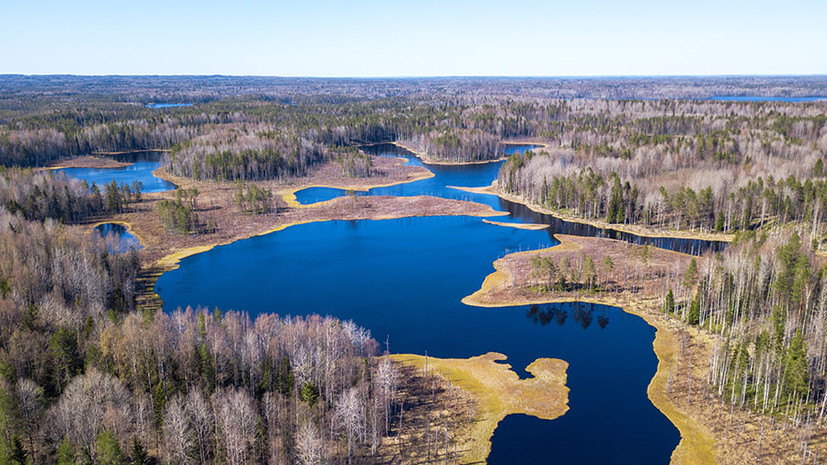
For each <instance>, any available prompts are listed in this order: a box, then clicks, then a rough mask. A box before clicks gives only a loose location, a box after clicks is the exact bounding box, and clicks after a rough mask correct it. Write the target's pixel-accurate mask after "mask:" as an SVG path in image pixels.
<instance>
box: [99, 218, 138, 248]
mask: <svg viewBox="0 0 827 465" xmlns="http://www.w3.org/2000/svg"><path fill="white" fill-rule="evenodd" d="M95 234H97V235H98V236H100V237H101V238H103V239H104V240H105V241H106V245H107V247H108V249H109V253H114V254H121V253H126V252H130V251H132V250H138V249H141V248H143V246H142V245H141V241H139V240H138V238H137V237H135V236H134V235H133V234H132V233H130V232H129V230H128V229H126V226H124V225H122V224H118V223H103V224H99V225H97V226H95Z"/></svg>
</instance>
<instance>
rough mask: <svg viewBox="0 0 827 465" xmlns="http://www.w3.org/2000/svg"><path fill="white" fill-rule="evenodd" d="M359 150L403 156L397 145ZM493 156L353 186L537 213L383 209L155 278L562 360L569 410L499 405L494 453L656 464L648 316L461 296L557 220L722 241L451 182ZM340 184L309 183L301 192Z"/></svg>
mask: <svg viewBox="0 0 827 465" xmlns="http://www.w3.org/2000/svg"><path fill="white" fill-rule="evenodd" d="M365 150H366V151H368V153H373V154H376V155H384V156H400V155H401V156H406V157H408V158H409V159H410V163H414V164H418V163H421V161H419V160H418V159H417V158H416V157H414V156H412V155H411V154H410V153H409V152H407V151H404V150H403V149H399V148H397V147H395V146H392V145H387V144H383V145H377V146H372V147H367V148H366V149H365ZM499 167H500V163H498V162H497V163H488V164H482V165H468V166H445V165H429V166H428V168H429V169H431V170H432V171H433V172H434V173H435V174H436V176H435V177H433V178H430V179H425V180H422V181H418V182H414V183H409V184H401V185H397V186H391V187H385V188H377V189H372V190H370V191H369V192H368V193H362V194H361V195H422V194H430V195H437V196H440V197H448V198H460V199H467V200H473V201H478V202H482V203H486V204H488V205H492V206H494V207H495V208H497V209H500V210H503V211H507V212H509V216H507V217H506V216H502V217H496V218H495V219H496V220H498V221H514V222H516V221H520V222H543V223H547V224H550V225H551V227H550V228H549V229H547V230H543V231H528V230H522V229H516V228H509V227H501V226H495V225H490V224H486V223H484V222H483V221H482V219H480V218H474V217H464V216H460V217H425V218H403V219H396V220H382V221H369V220H366V221H327V222H320V223H311V224H305V225H299V226H293V227H289V228H287V229H285V230H283V231H280V232H277V233H273V234H268V235H264V236H258V237H253V238H250V239H246V240H242V241H238V242H235V243H232V244H229V245H224V246H220V247H216V248H214V249H212V250H210V251H208V252H205V253H202V254H197V255H194V256H191V257H188V258H185V259H184V260H182V261H181V264H180V267H179V268H178V269H176V270H173V271H170V272H167V273H165V274H164V275H162V276H161V277H160V279H159V280H158V282H157V285H156V291H157V292H158V294H159V295H160V296H161V298H162V299H163V300H164V308H165V310H166V311H171V310H173V309H175V308H177V307H185V306H188V305H189V306H199V305H200V306H205V307H209V308H212V307H216V306H217V307H219V308H222V309H224V310H227V309H235V310H246V311H248V312H250V314H251V315H252V316H255V315H257V314H259V313H262V312H273V313H278V314H281V315H307V314H313V313H319V314H323V315H333V316H336V317H338V318H342V319H349V320H353V321H354V322H356V323H357V324H359V325H361V326H364V327H366V328H368V329H370V330H371V331H372V334H373V336H374V337H375V338H376V339H377V340H378V341H380V342H384V341H386V340H387V341H388V342H389V349H390V351H391V352H394V353H417V354H424V353H427V354H429V355H432V356H437V357H470V356H475V355H480V354H483V353H486V352H490V351H496V352H501V353H503V354H505V355H506V356H508V362H509V363H510V364H512V366H513V367H514V369H515V371H517V372H518V373H519V374H520V376H522V377H525V376H527V373H526V372H525V370H524V368H525V367H526V366H527V365H528V364H530V363H531V362H532V361H534V360H535V359H537V358H539V357H553V358H560V359H563V360H566V361H567V362H569V369H568V382H567V385H568V386H569V388H570V389H571V391H570V393H569V408H570V410H569V411H568V412H567V413H566V414H565V415H564V416H563V417H561V418H558V419H557V420H554V421H544V420H539V419H537V418H532V417H528V416H525V415H512V416H509V417H507V418H506V419H505V420H504V421H503V422H501V423H500V425H499V426H498V427H497V430H496V431H495V434H494V437H493V440H492V443H493V446H492V451H491V455H490V457H489V463H548V462H555V463H585V464H612V463H616V464H665V463H668V462H669V459H670V456H671V454H672V451H673V450H674V448H675V446H676V445H677V443H678V441H679V439H680V437H679V434H678V431H677V429H676V428H675V427H674V426H673V425H672V424H671V423H670V422H669V421H668V420H667V419H666V417H664V416H663V415H662V414H661V413H660V412H659V411H658V410H657V409H655V407H654V406H653V405H652V404H651V402H650V401H649V399H648V397H647V394H646V389H647V386H648V384H649V382H650V381H651V379H652V376H653V375H654V373H655V370H656V368H657V359H656V357H655V354H654V352H653V350H652V342H653V339H654V328H652V327H651V326H649V325H648V324H646V323H645V322H644V321H643V320H642V319H641V318H639V317H636V316H633V315H630V314H627V313H625V312H623V311H622V310H621V309H619V308H615V307H610V306H604V305H590V304H577V303H569V304H549V305H536V306H517V307H505V308H497V309H486V308H477V307H469V306H466V305H464V304H462V303H461V299H462V298H463V297H465V296H467V295H469V294H471V293H472V292H474V291H476V290H477V289H479V287H480V285H481V284H482V281H483V279H484V278H485V276H486V275H488V274H489V273H491V272H493V271H494V269H493V266H492V262H493V261H494V260H496V259H497V258H500V257H502V256H504V255H506V254H508V253H511V252H515V251H520V250H532V249H538V248H542V247H549V246H552V245H556V244H557V243H558V242H557V241H556V239H555V238H554V237H553V233H556V232H565V233H569V234H582V235H593V236H609V237H618V238H620V239H623V240H628V241H630V242H642V241H644V242H649V243H652V244H653V245H656V246H658V247H663V248H668V249H673V250H682V251H687V252H695V253H698V252H701V251H703V250H706V249H708V248H712V249H719V248H722V247H723V245H722V244H720V243H712V242H706V241H692V240H678V239H664V238H660V239H659V238H654V239H647V238H641V237H638V236H634V235H630V234H624V233H619V232H617V231H613V230H605V229H600V228H595V227H592V226H588V225H581V224H577V223H569V222H564V221H561V220H558V219H556V218H554V217H551V216H548V215H542V214H538V213H535V212H533V211H531V210H530V209H528V208H526V207H524V206H522V205H518V204H513V203H511V202H506V201H504V200H502V199H499V198H498V197H496V196H492V195H481V194H479V195H478V194H469V193H466V192H463V191H459V190H455V189H450V188H447V187H446V186H451V185H454V186H466V187H468V186H471V187H478V186H485V185H489V184H490V183H491V182H492V181H493V180H494V179H495V178H496V175H497V171H498V170H499ZM339 195H344V192H343V191H341V190H338V189H306V190H304V191H300V192H298V193H297V196H298V197H299V200H300V201H301V202H303V203H313V202H316V201H320V200H326V199H328V198H334V197H336V196H339Z"/></svg>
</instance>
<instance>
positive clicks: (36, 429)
mask: <svg viewBox="0 0 827 465" xmlns="http://www.w3.org/2000/svg"><path fill="white" fill-rule="evenodd" d="M187 195H189V194H187ZM191 197H192V196H191ZM180 201H181V202H183V203H187V202H189V201H190V199H189V198H187V197H182V198H181V199H180ZM63 228H64V227H63V226H61V225H59V224H57V223H56V222H55V221H53V220H45V221H42V222H41V221H28V220H26V219H23V218H21V216H20V215H19V214H18V215H12V214H10V213H8V212H6V211H5V210H3V209H2V208H0V255H2V256H3V257H4V259H3V260H2V261H0V463H8V464H21V465H22V464H28V463H60V464H78V463H106V464H126V463H142V464H149V463H158V462H164V463H172V462H181V463H234V464H241V463H308V464H310V463H322V462H344V461H346V460H347V461H350V460H351V459H354V458H355V459H357V460H364V458H365V457H371V456H373V455H374V454H377V453H379V446H380V444H381V443H382V441H383V438H384V437H385V436H387V435H388V434H391V433H392V432H393V431H394V427H398V426H396V425H399V422H398V421H397V420H396V417H397V416H398V415H399V411H400V410H399V409H400V408H401V406H397V405H396V389H397V386H398V384H399V383H401V382H402V379H401V377H400V374H399V373H398V372H397V370H396V368H395V367H394V365H392V364H391V362H390V361H389V360H387V359H380V358H376V357H375V355H376V354H377V352H378V344H377V343H376V342H375V341H374V340H373V339H372V338H371V337H370V334H369V332H367V331H365V330H363V329H361V328H359V327H357V326H356V325H354V324H353V323H351V322H342V321H339V320H337V319H334V318H321V317H317V316H314V317H307V318H286V319H285V318H280V317H278V316H276V315H270V314H264V315H261V316H259V317H258V318H256V319H255V320H252V319H251V318H250V317H249V316H248V315H247V314H244V313H236V312H228V313H226V314H222V312H220V311H218V310H217V309H216V310H215V311H212V312H207V311H206V310H198V311H193V310H191V309H187V310H185V311H177V312H173V313H172V314H166V313H163V312H158V313H154V312H147V311H143V310H141V309H139V308H136V305H135V296H136V277H137V273H138V270H139V267H140V263H139V260H138V256H137V254H136V253H135V252H131V253H127V254H121V255H113V254H110V253H109V252H108V249H107V247H106V244H105V242H104V241H103V240H102V239H100V238H98V237H97V236H96V235H89V236H84V237H80V238H75V237H74V236H70V235H67V234H66V233H65V232H64V231H63Z"/></svg>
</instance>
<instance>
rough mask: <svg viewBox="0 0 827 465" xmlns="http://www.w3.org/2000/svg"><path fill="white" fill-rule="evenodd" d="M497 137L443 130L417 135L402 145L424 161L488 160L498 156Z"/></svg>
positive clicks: (498, 144) (478, 132)
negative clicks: (421, 156)
mask: <svg viewBox="0 0 827 465" xmlns="http://www.w3.org/2000/svg"><path fill="white" fill-rule="evenodd" d="M500 140H501V138H500V137H498V136H496V135H494V134H490V133H487V132H483V131H481V130H479V129H464V130H462V129H443V130H436V131H431V132H429V133H427V134H417V135H416V136H414V137H412V138H411V139H410V140H408V139H406V140H404V142H405V143H406V145H408V146H410V147H411V148H413V149H414V151H416V152H418V153H421V154H423V155H425V156H426V157H427V158H428V159H432V160H436V161H448V162H469V161H488V160H494V159H496V158H498V157H499V156H501V153H500V149H501V144H500Z"/></svg>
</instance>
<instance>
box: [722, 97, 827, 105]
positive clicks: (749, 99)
mask: <svg viewBox="0 0 827 465" xmlns="http://www.w3.org/2000/svg"><path fill="white" fill-rule="evenodd" d="M707 100H717V101H719V102H787V103H796V102H818V101H822V100H827V97H759V96H755V95H746V96H740V95H721V96H715V97H709V98H708V99H707Z"/></svg>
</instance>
